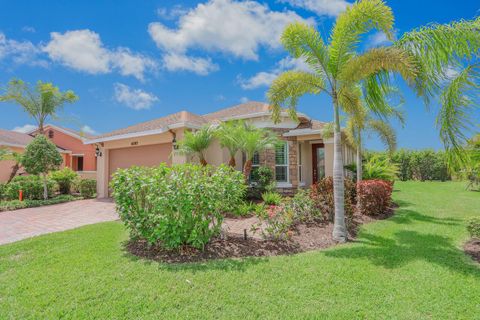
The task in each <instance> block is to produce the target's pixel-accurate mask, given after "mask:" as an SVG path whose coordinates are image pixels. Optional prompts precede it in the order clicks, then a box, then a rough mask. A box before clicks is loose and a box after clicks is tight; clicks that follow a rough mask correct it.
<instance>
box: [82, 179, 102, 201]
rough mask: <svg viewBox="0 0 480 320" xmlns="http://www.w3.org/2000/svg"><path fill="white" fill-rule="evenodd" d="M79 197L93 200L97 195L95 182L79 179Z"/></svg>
mask: <svg viewBox="0 0 480 320" xmlns="http://www.w3.org/2000/svg"><path fill="white" fill-rule="evenodd" d="M78 190H79V191H80V195H81V196H82V197H84V198H94V197H95V195H96V193H97V181H96V180H94V179H81V180H80V182H79V183H78Z"/></svg>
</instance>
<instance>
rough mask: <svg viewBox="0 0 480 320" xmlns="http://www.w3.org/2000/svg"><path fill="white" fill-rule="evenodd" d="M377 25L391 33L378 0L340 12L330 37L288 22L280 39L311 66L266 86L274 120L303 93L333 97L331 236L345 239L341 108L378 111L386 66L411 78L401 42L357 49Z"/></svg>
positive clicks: (411, 64)
mask: <svg viewBox="0 0 480 320" xmlns="http://www.w3.org/2000/svg"><path fill="white" fill-rule="evenodd" d="M374 29H378V30H380V31H382V32H384V33H385V34H386V36H387V38H389V39H392V37H393V14H392V11H391V9H390V8H389V7H388V6H387V5H386V4H385V3H384V2H383V1H382V0H360V1H357V2H355V3H354V4H353V5H351V6H350V7H348V8H347V10H346V11H345V12H343V13H342V14H340V15H339V16H338V18H337V20H336V22H335V25H334V27H333V31H332V33H331V36H330V39H329V42H328V43H326V42H325V41H324V40H323V39H322V36H321V35H320V34H319V33H318V32H317V31H316V30H315V29H314V28H313V27H311V26H308V25H305V24H302V23H293V24H290V25H289V26H287V28H286V29H285V31H284V32H283V35H282V37H281V41H282V43H283V46H284V47H285V49H286V50H287V51H289V53H290V54H291V55H292V56H293V57H294V58H297V59H302V60H303V61H304V62H305V63H306V64H307V65H308V66H309V67H310V69H311V72H304V71H287V72H284V73H282V74H281V75H280V76H278V78H277V79H275V80H274V81H273V83H272V86H271V87H270V89H269V91H268V94H267V96H268V99H269V100H270V102H271V105H272V107H273V118H274V120H276V121H278V120H279V116H280V112H281V110H282V107H288V108H289V111H290V112H289V113H290V115H291V116H292V117H293V118H294V119H296V118H297V116H296V111H295V110H296V106H297V103H298V100H299V98H300V97H301V96H303V95H304V94H320V93H326V94H327V95H329V96H330V97H331V98H332V102H333V114H334V119H333V122H334V168H333V171H334V172H333V176H334V185H335V186H334V194H335V223H334V229H333V238H334V239H335V240H336V241H341V242H343V241H346V239H347V230H346V226H345V210H344V186H343V181H344V172H343V171H344V170H343V159H342V139H341V131H340V112H341V111H342V110H343V111H348V110H353V109H357V108H359V107H360V106H361V104H362V88H364V91H365V94H364V97H365V107H367V108H368V109H371V110H373V111H374V112H377V113H381V112H383V111H385V110H388V109H389V108H390V105H389V104H388V102H387V100H386V98H385V96H386V95H387V94H388V91H389V88H390V87H391V86H390V84H389V82H390V78H391V77H390V76H391V75H390V72H398V73H400V74H401V75H402V76H403V78H405V79H407V80H408V81H411V80H412V79H413V78H415V75H416V64H415V61H414V59H413V58H412V56H411V54H409V53H408V52H407V51H406V50H405V49H403V48H400V47H379V48H373V49H369V50H367V51H365V52H363V53H359V52H358V50H357V48H358V45H359V43H360V40H361V36H362V35H364V34H366V33H368V32H370V31H372V30H374Z"/></svg>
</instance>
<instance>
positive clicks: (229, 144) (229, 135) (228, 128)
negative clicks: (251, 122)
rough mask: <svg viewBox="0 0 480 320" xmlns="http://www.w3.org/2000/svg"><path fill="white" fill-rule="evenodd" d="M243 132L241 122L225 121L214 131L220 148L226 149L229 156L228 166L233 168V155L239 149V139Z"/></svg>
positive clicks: (243, 126)
mask: <svg viewBox="0 0 480 320" xmlns="http://www.w3.org/2000/svg"><path fill="white" fill-rule="evenodd" d="M244 130H245V124H244V123H243V121H226V122H222V123H221V124H220V126H219V127H218V128H217V130H216V134H215V135H216V137H217V138H218V140H219V141H220V146H221V147H222V148H226V149H227V150H228V153H229V155H230V160H229V162H228V164H229V165H230V166H231V167H232V168H234V167H235V165H236V163H235V155H236V154H237V152H238V151H239V150H240V148H241V142H242V141H241V137H242V134H243V132H244Z"/></svg>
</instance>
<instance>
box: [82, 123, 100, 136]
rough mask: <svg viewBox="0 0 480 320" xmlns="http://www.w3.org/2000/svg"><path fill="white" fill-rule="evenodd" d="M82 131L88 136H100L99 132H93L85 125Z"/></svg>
mask: <svg viewBox="0 0 480 320" xmlns="http://www.w3.org/2000/svg"><path fill="white" fill-rule="evenodd" d="M80 131H81V132H85V133H86V134H90V135H96V134H98V132H97V131H95V130H93V129H92V128H91V127H90V126H87V125H84V126H83V127H81V128H80Z"/></svg>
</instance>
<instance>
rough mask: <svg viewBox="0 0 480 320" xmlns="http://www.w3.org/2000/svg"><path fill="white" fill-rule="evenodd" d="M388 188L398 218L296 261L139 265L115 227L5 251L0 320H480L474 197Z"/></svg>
mask: <svg viewBox="0 0 480 320" xmlns="http://www.w3.org/2000/svg"><path fill="white" fill-rule="evenodd" d="M395 186H396V190H395V192H394V198H395V200H396V201H397V202H398V203H399V204H400V208H399V209H398V211H397V214H396V215H395V216H394V217H392V218H390V219H388V220H384V221H379V222H376V223H372V224H369V225H366V226H364V227H363V228H362V230H361V233H360V234H359V238H358V241H357V242H356V243H351V244H346V245H342V246H338V247H336V248H332V249H330V250H325V251H313V252H307V253H302V254H298V255H293V256H281V257H273V258H255V259H254V258H252V259H245V260H224V261H216V262H209V263H203V264H191V265H164V264H159V263H156V262H150V261H144V260H138V259H136V258H134V257H132V256H129V255H128V254H126V253H125V252H124V251H123V250H122V242H123V241H124V240H125V239H126V238H127V235H126V233H125V231H124V230H123V227H122V225H121V224H120V223H117V222H108V223H101V224H96V225H90V226H86V227H82V228H79V229H76V230H71V231H67V232H61V233H56V234H50V235H46V236H41V237H37V238H33V239H29V240H25V241H21V242H18V243H14V244H9V245H4V246H0V319H39V318H42V319H43V318H67V319H71V318H75V319H92V318H98V319H188V318H190V319H198V318H200V319H205V318H225V319H254V318H261V319H279V318H283V319H299V318H315V319H325V318H328V319H479V318H480V267H479V266H478V265H476V264H474V263H473V261H472V260H471V259H470V258H469V257H467V256H465V255H464V254H463V252H462V250H461V246H462V243H463V242H464V241H465V240H466V239H467V232H466V229H465V221H466V219H467V218H469V217H472V216H474V215H478V214H479V212H480V193H478V192H469V191H465V190H464V186H463V184H460V183H454V182H448V183H441V182H423V183H422V182H398V183H396V184H395Z"/></svg>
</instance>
